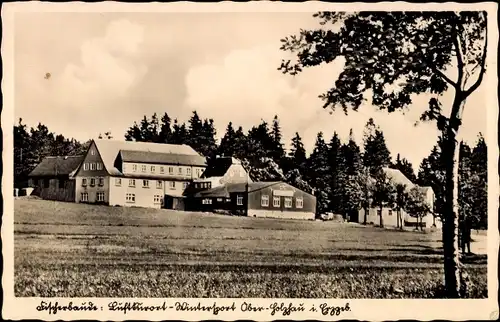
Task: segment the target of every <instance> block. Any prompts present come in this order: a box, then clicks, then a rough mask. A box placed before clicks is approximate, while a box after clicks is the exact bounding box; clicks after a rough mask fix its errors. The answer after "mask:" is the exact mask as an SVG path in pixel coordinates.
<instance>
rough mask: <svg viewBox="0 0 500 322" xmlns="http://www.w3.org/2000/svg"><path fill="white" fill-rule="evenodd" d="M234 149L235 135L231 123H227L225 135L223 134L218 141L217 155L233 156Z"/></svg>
mask: <svg viewBox="0 0 500 322" xmlns="http://www.w3.org/2000/svg"><path fill="white" fill-rule="evenodd" d="M236 149H237V147H236V133H235V131H234V128H233V123H232V122H229V124H228V125H227V127H226V133H224V136H223V137H222V139H221V141H220V145H219V151H218V153H219V154H220V155H221V156H229V157H231V156H233V155H234V154H235V151H236Z"/></svg>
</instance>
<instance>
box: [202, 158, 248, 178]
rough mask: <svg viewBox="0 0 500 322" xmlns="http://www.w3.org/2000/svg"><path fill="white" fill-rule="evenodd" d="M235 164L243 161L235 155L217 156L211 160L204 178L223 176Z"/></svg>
mask: <svg viewBox="0 0 500 322" xmlns="http://www.w3.org/2000/svg"><path fill="white" fill-rule="evenodd" d="M233 164H241V161H240V160H238V159H236V158H233V157H217V158H216V159H215V160H213V161H211V162H210V164H209V165H208V168H207V169H206V170H205V172H204V173H203V176H202V178H208V177H222V176H224V175H225V174H226V173H227V170H228V169H229V168H230V167H231V166H232V165H233Z"/></svg>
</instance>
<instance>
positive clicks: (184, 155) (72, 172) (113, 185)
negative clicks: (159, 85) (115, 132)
mask: <svg viewBox="0 0 500 322" xmlns="http://www.w3.org/2000/svg"><path fill="white" fill-rule="evenodd" d="M56 160H57V162H56ZM68 160H70V161H72V162H69V161H68ZM63 165H64V167H63ZM57 168H58V170H59V171H58V170H57ZM63 168H64V171H61V169H63ZM205 168H206V159H205V158H204V157H203V156H201V155H199V154H198V153H197V152H196V151H195V150H193V149H192V148H191V147H189V146H187V145H174V144H157V143H145V142H125V141H113V140H95V141H92V142H91V144H90V147H89V149H88V150H87V151H86V153H85V155H83V156H80V157H78V158H76V157H74V158H72V157H47V158H46V159H45V160H44V161H42V162H41V163H40V164H39V165H38V166H37V167H36V168H35V170H33V172H32V173H31V174H30V178H32V181H33V182H35V181H36V186H37V188H38V190H39V191H40V192H39V193H38V194H39V195H40V196H41V197H42V198H43V199H53V200H64V201H73V202H77V203H93V204H105V205H111V206H125V207H152V208H162V207H164V208H170V209H183V208H184V198H185V197H184V191H185V190H186V188H187V187H188V186H189V184H190V183H191V182H192V181H193V180H194V179H197V178H200V177H201V176H202V174H203V172H204V170H205ZM59 178H61V179H59ZM61 180H65V181H61ZM35 190H36V189H35Z"/></svg>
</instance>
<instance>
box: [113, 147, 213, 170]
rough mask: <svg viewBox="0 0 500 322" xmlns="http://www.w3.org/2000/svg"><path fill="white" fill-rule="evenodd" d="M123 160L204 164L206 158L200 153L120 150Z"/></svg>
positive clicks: (192, 164)
mask: <svg viewBox="0 0 500 322" xmlns="http://www.w3.org/2000/svg"><path fill="white" fill-rule="evenodd" d="M120 154H121V157H122V160H123V162H139V163H154V164H166V165H168V164H172V165H191V166H201V167H202V166H205V165H206V160H205V158H204V157H202V156H201V155H187V154H173V153H161V152H149V151H131V150H121V151H120Z"/></svg>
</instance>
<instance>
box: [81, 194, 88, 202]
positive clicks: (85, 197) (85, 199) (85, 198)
mask: <svg viewBox="0 0 500 322" xmlns="http://www.w3.org/2000/svg"><path fill="white" fill-rule="evenodd" d="M80 201H83V202H86V201H89V194H88V193H86V192H82V196H81V198H80Z"/></svg>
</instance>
